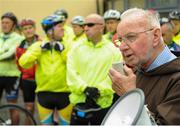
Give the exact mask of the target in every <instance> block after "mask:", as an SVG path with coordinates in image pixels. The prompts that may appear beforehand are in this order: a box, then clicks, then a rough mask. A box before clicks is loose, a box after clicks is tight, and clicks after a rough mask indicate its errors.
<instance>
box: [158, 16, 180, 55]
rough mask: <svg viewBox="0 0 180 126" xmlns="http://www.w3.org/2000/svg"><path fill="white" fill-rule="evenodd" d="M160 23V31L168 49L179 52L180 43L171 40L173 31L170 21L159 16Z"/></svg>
mask: <svg viewBox="0 0 180 126" xmlns="http://www.w3.org/2000/svg"><path fill="white" fill-rule="evenodd" d="M160 25H161V31H162V37H163V39H164V42H165V43H166V44H167V46H168V47H169V49H170V50H171V51H172V52H174V51H175V52H180V45H178V44H176V43H175V42H174V41H173V36H174V32H173V27H174V26H173V25H172V23H170V21H169V19H168V18H165V17H163V18H161V19H160Z"/></svg>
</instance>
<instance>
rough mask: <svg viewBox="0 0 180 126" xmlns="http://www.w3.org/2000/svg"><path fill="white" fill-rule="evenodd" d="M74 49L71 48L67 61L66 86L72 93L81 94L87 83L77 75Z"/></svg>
mask: <svg viewBox="0 0 180 126" xmlns="http://www.w3.org/2000/svg"><path fill="white" fill-rule="evenodd" d="M75 49H76V48H73V49H72V50H71V51H70V52H69V55H68V59H67V84H68V86H69V88H70V90H71V92H72V93H75V94H82V93H83V92H84V90H85V88H86V87H87V83H86V82H85V81H84V80H82V79H81V77H80V76H79V74H78V67H80V66H78V64H77V62H76V61H77V60H76V58H77V55H76V52H75V51H76V50H75Z"/></svg>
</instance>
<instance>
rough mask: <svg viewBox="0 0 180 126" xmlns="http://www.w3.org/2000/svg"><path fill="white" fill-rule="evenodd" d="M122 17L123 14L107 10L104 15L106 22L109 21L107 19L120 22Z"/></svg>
mask: <svg viewBox="0 0 180 126" xmlns="http://www.w3.org/2000/svg"><path fill="white" fill-rule="evenodd" d="M120 16H121V13H120V12H119V11H117V10H107V11H106V12H105V13H104V20H107V19H116V20H120Z"/></svg>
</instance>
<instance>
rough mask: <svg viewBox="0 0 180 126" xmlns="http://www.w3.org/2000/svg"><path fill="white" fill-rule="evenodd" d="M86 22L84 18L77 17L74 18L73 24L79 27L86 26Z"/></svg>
mask: <svg viewBox="0 0 180 126" xmlns="http://www.w3.org/2000/svg"><path fill="white" fill-rule="evenodd" d="M84 23H85V20H84V17H82V16H75V17H73V19H72V21H71V24H77V25H84Z"/></svg>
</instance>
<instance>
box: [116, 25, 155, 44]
mask: <svg viewBox="0 0 180 126" xmlns="http://www.w3.org/2000/svg"><path fill="white" fill-rule="evenodd" d="M153 29H154V28H151V29H148V30H145V31H141V32H131V33H128V34H126V35H124V37H118V39H117V40H115V45H116V46H120V44H121V42H122V41H124V42H130V43H132V42H134V41H136V39H137V38H138V35H139V34H142V33H146V32H148V31H152V30H153Z"/></svg>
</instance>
